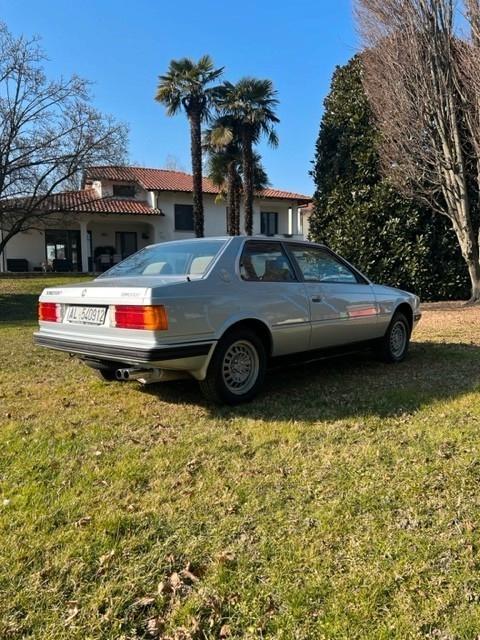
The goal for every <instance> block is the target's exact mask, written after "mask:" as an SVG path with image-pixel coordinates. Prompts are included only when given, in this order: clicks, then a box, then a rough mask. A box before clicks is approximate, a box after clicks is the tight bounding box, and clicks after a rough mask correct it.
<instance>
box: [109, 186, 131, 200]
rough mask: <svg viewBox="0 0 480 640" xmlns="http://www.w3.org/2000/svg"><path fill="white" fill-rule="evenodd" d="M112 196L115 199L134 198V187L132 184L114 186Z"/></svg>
mask: <svg viewBox="0 0 480 640" xmlns="http://www.w3.org/2000/svg"><path fill="white" fill-rule="evenodd" d="M113 195H114V196H116V197H117V198H134V197H135V186H134V185H133V184H114V185H113Z"/></svg>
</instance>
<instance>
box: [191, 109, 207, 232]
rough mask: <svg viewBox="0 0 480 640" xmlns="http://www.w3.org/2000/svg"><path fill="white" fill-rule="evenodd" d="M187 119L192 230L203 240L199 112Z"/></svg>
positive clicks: (194, 112)
mask: <svg viewBox="0 0 480 640" xmlns="http://www.w3.org/2000/svg"><path fill="white" fill-rule="evenodd" d="M189 119H190V148H191V153H192V174H193V228H194V231H195V235H196V237H197V238H203V235H204V216H203V183H202V128H201V118H200V112H199V111H193V112H192V113H190V114H189Z"/></svg>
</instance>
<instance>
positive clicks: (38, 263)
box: [0, 166, 310, 272]
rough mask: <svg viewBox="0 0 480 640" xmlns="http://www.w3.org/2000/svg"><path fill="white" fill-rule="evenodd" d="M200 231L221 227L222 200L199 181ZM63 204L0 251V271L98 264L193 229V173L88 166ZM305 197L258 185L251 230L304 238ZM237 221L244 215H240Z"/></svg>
mask: <svg viewBox="0 0 480 640" xmlns="http://www.w3.org/2000/svg"><path fill="white" fill-rule="evenodd" d="M203 193H204V210H205V235H206V236H218V235H226V234H227V207H226V202H225V201H222V200H219V198H218V195H219V190H218V188H217V187H216V186H215V185H214V184H213V183H212V182H211V181H210V180H208V179H204V181H203ZM52 198H54V199H55V209H57V210H62V208H63V207H64V208H65V211H66V213H65V215H56V216H54V217H52V220H50V221H49V222H48V224H45V225H44V226H43V227H42V228H39V229H32V230H30V231H27V232H24V233H20V234H18V235H17V236H15V237H14V238H12V240H10V242H9V243H8V244H7V246H6V249H5V251H4V254H3V255H2V256H0V271H17V270H25V269H27V270H28V271H41V270H52V269H53V270H73V271H78V272H91V271H101V270H104V269H105V268H107V267H108V266H110V264H112V263H115V262H117V261H119V260H121V259H123V258H125V257H127V256H128V255H130V254H131V253H134V252H135V251H137V250H138V249H141V248H142V247H144V246H147V245H149V244H153V243H156V242H164V241H167V240H177V239H182V238H189V237H193V236H194V233H193V205H192V176H191V175H190V174H188V173H183V172H180V171H170V170H166V169H147V168H140V167H124V166H121V167H117V166H103V167H90V168H89V169H87V171H86V172H85V176H84V182H83V188H82V189H81V190H79V191H69V192H63V193H58V194H55V195H54V196H52ZM309 202H310V197H309V196H306V195H302V194H299V193H291V192H289V191H281V190H278V189H265V190H264V191H262V192H260V193H258V194H257V195H256V197H255V201H254V219H253V227H254V228H253V232H254V234H255V235H257V234H259V235H261V234H264V235H269V236H278V237H293V238H302V239H303V238H304V231H303V214H302V211H303V209H302V208H303V207H305V205H306V204H308V203H309ZM241 222H242V224H241V228H243V226H244V225H243V220H242V221H241Z"/></svg>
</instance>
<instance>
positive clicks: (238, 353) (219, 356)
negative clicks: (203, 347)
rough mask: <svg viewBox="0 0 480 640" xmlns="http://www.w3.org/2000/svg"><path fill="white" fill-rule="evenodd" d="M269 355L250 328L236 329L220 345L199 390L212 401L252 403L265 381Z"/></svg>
mask: <svg viewBox="0 0 480 640" xmlns="http://www.w3.org/2000/svg"><path fill="white" fill-rule="evenodd" d="M266 369H267V353H266V350H265V346H264V344H263V342H262V340H261V339H260V338H259V337H258V335H257V334H256V333H254V332H253V331H251V330H249V329H242V328H239V329H234V330H232V331H229V332H228V333H226V334H225V335H224V336H223V337H222V338H221V339H220V340H219V342H218V344H217V346H216V348H215V351H214V352H213V356H212V359H211V360H210V363H209V365H208V370H207V376H206V378H205V380H202V381H200V388H201V390H202V392H203V394H204V396H205V397H206V398H207V400H210V401H211V402H215V403H217V404H229V405H236V404H240V403H242V402H248V401H249V400H252V399H253V398H254V397H255V396H256V395H257V393H258V392H259V390H260V388H261V386H262V385H263V382H264V379H265V372H266Z"/></svg>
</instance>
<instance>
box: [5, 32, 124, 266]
mask: <svg viewBox="0 0 480 640" xmlns="http://www.w3.org/2000/svg"><path fill="white" fill-rule="evenodd" d="M43 61H44V55H43V53H42V51H41V49H40V47H39V43H38V39H37V38H33V39H30V40H29V39H26V38H25V37H23V36H21V37H19V38H16V37H14V36H12V34H11V33H10V32H9V31H8V29H7V27H6V25H5V24H3V23H0V231H2V234H1V237H0V255H1V253H2V252H3V250H4V248H5V246H6V244H7V243H8V242H9V241H10V240H11V238H13V237H14V236H15V235H16V234H17V233H20V232H21V231H26V230H28V229H32V228H38V227H41V226H42V224H44V222H45V221H46V220H47V219H48V218H49V217H51V216H53V215H54V214H55V213H56V214H58V213H59V212H58V210H56V208H55V205H54V204H53V203H54V201H55V200H54V199H53V200H52V198H51V196H52V195H53V194H54V193H56V192H58V191H59V190H60V189H71V188H74V187H78V184H79V179H80V175H81V173H82V170H83V169H84V168H85V167H86V166H87V165H91V164H109V163H116V164H118V163H121V162H122V160H123V158H124V154H125V148H126V134H127V131H126V127H125V126H124V125H122V124H118V123H116V122H114V121H113V119H112V118H111V117H108V116H104V115H102V114H101V113H100V112H98V111H97V110H96V109H94V108H93V107H92V105H91V102H90V95H89V84H88V83H87V82H86V81H85V80H82V79H81V78H78V77H76V76H73V77H72V78H69V79H63V78H61V79H60V80H57V81H52V80H49V79H48V78H47V77H46V75H45V73H44V71H43V68H42V63H43Z"/></svg>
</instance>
